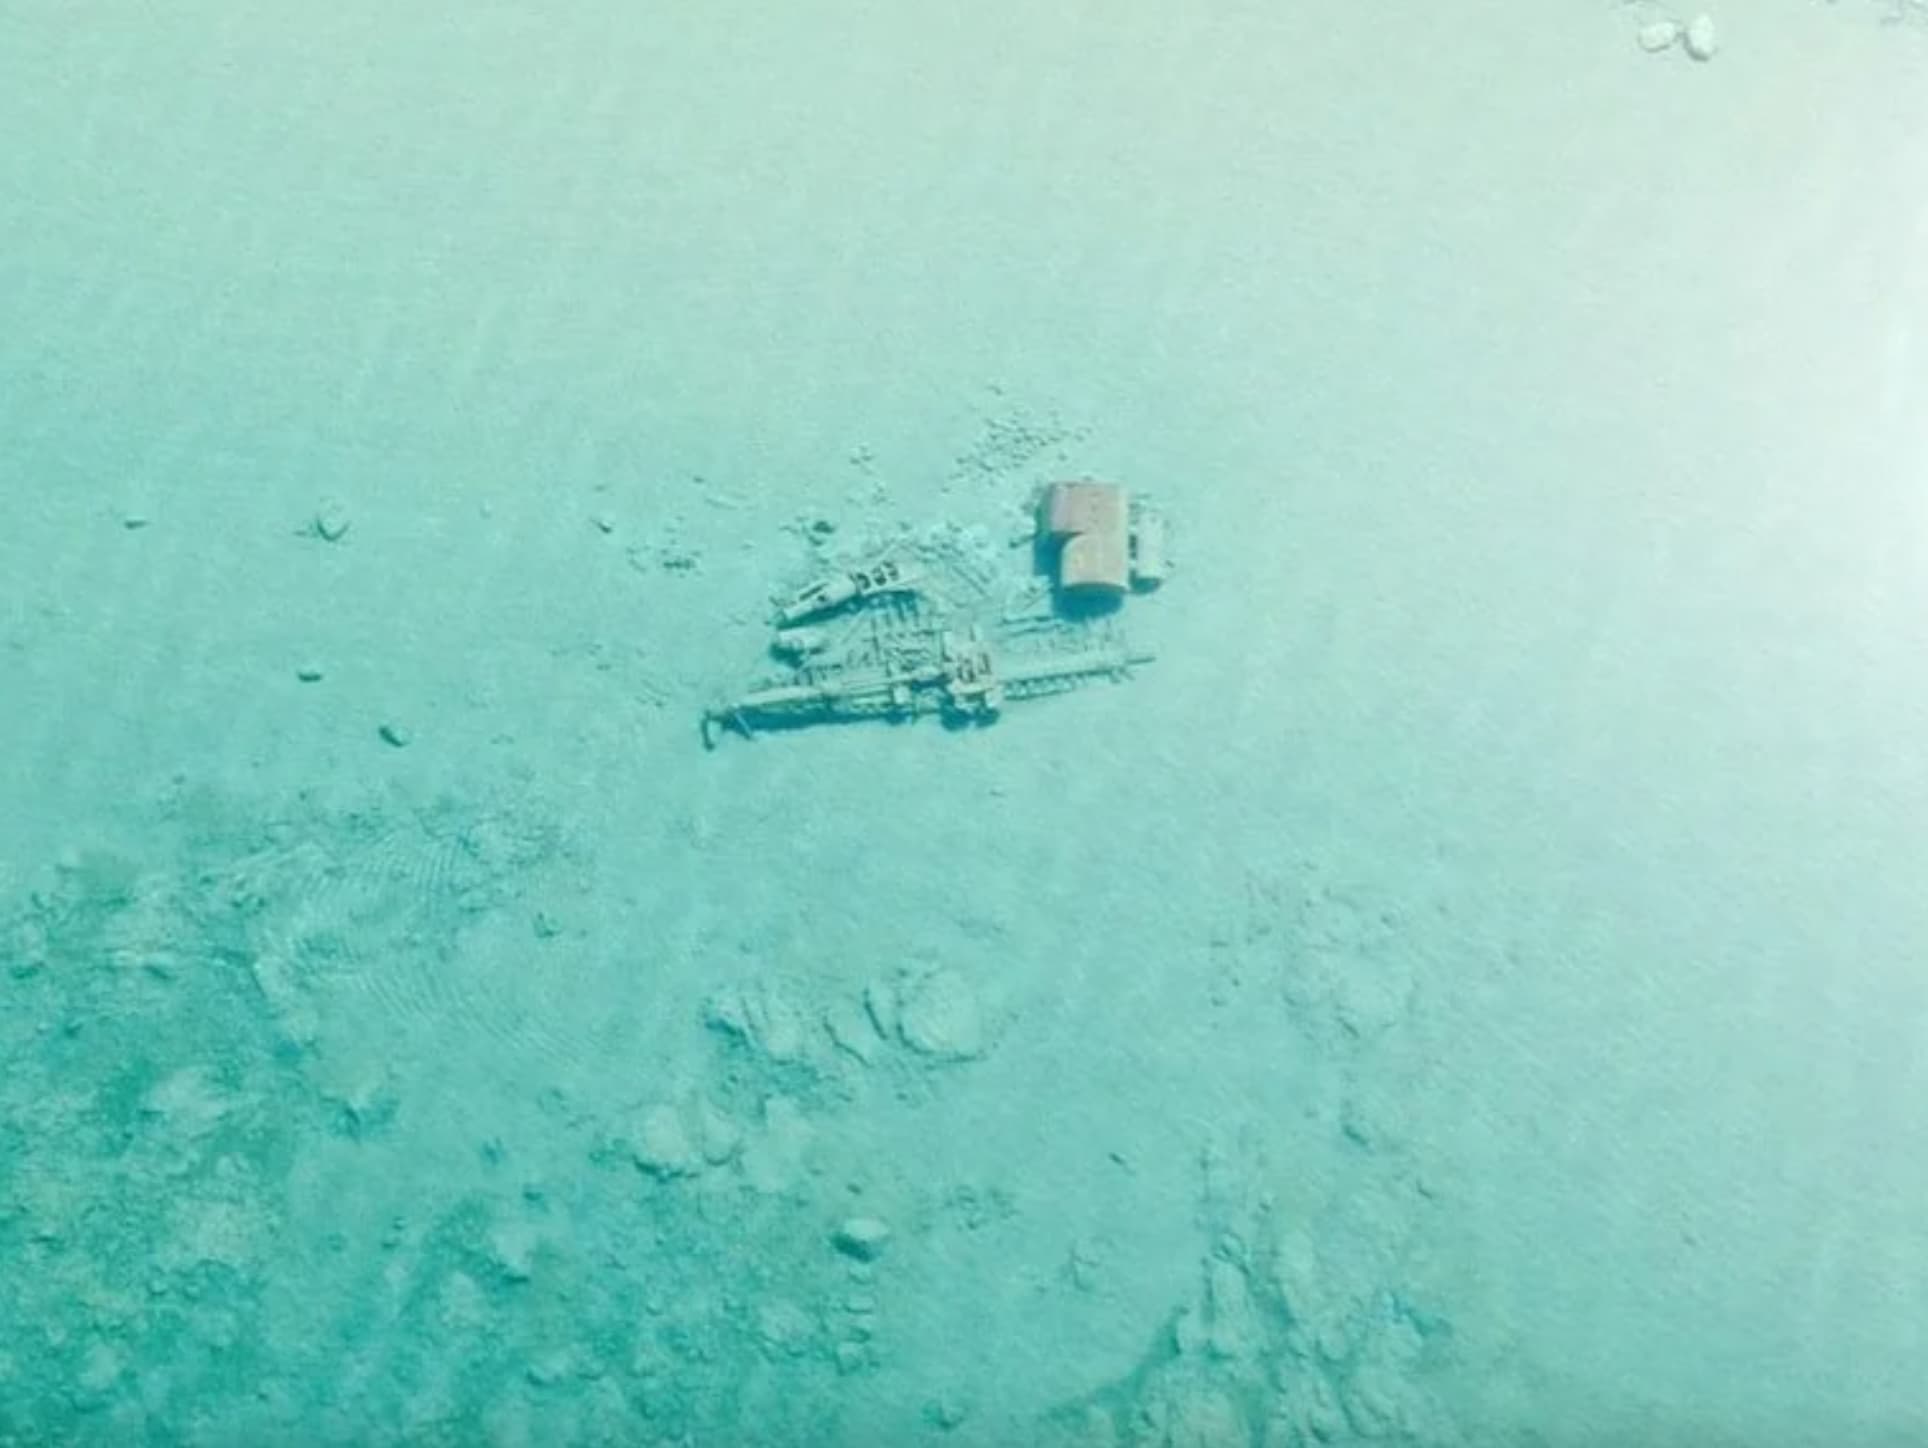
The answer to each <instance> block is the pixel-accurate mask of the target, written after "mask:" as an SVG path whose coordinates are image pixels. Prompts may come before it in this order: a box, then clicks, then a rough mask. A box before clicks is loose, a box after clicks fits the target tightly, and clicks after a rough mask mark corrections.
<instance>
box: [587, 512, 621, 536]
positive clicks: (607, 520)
mask: <svg viewBox="0 0 1928 1448" xmlns="http://www.w3.org/2000/svg"><path fill="white" fill-rule="evenodd" d="M589 521H590V522H592V523H594V524H595V525H596V529H597V531H598V532H601V533H614V532H615V531H616V520H615V519H614V518H612V517H610V515H609V514H607V513H598V514H596V516H595V517H593V518H591V519H590V520H589Z"/></svg>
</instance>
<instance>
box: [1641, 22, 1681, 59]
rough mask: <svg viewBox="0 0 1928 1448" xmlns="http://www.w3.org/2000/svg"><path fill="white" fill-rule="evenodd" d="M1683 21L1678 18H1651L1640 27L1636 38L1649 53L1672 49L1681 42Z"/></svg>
mask: <svg viewBox="0 0 1928 1448" xmlns="http://www.w3.org/2000/svg"><path fill="white" fill-rule="evenodd" d="M1681 34H1682V27H1681V23H1680V22H1679V21H1678V20H1650V21H1648V22H1647V23H1646V24H1645V25H1643V26H1641V27H1640V30H1639V32H1638V35H1637V36H1636V38H1637V39H1638V40H1639V41H1640V48H1641V49H1642V50H1644V51H1647V52H1648V53H1649V54H1655V53H1658V52H1660V51H1663V50H1671V49H1672V48H1673V47H1674V46H1675V45H1677V44H1678V43H1679V42H1680V37H1681Z"/></svg>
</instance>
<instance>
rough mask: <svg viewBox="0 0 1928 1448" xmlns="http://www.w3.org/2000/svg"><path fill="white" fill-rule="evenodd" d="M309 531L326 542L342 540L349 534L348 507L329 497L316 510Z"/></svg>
mask: <svg viewBox="0 0 1928 1448" xmlns="http://www.w3.org/2000/svg"><path fill="white" fill-rule="evenodd" d="M308 531H309V532H310V533H312V534H314V536H315V537H317V538H319V539H321V541H322V542H324V543H339V542H341V540H342V539H343V538H345V537H347V536H348V509H347V507H346V506H344V505H343V504H342V503H340V502H338V501H336V500H335V499H332V498H331V499H329V500H328V501H327V502H325V503H323V504H322V505H321V506H320V507H319V508H317V509H316V510H315V516H314V520H313V521H312V522H311V523H310V524H309V525H308Z"/></svg>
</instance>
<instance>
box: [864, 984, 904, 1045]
mask: <svg viewBox="0 0 1928 1448" xmlns="http://www.w3.org/2000/svg"><path fill="white" fill-rule="evenodd" d="M864 1010H865V1012H866V1013H867V1014H868V1015H869V1016H870V1023H871V1024H872V1025H874V1026H875V1027H876V1028H877V1034H878V1035H880V1036H882V1037H884V1039H886V1040H888V1039H890V1037H892V1036H894V1035H896V1034H897V992H896V991H895V990H893V989H892V988H891V984H890V982H889V981H887V980H878V981H872V982H871V983H870V984H869V985H867V986H865V987H864Z"/></svg>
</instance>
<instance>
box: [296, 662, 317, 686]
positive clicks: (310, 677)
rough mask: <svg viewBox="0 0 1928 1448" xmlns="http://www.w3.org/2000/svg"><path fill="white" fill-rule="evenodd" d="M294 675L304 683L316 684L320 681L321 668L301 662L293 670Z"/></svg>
mask: <svg viewBox="0 0 1928 1448" xmlns="http://www.w3.org/2000/svg"><path fill="white" fill-rule="evenodd" d="M295 677H296V678H297V679H299V680H301V682H302V683H304V684H318V683H320V682H321V670H320V669H318V668H316V667H315V666H314V665H313V664H303V665H301V666H300V667H299V668H297V669H296V670H295Z"/></svg>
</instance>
